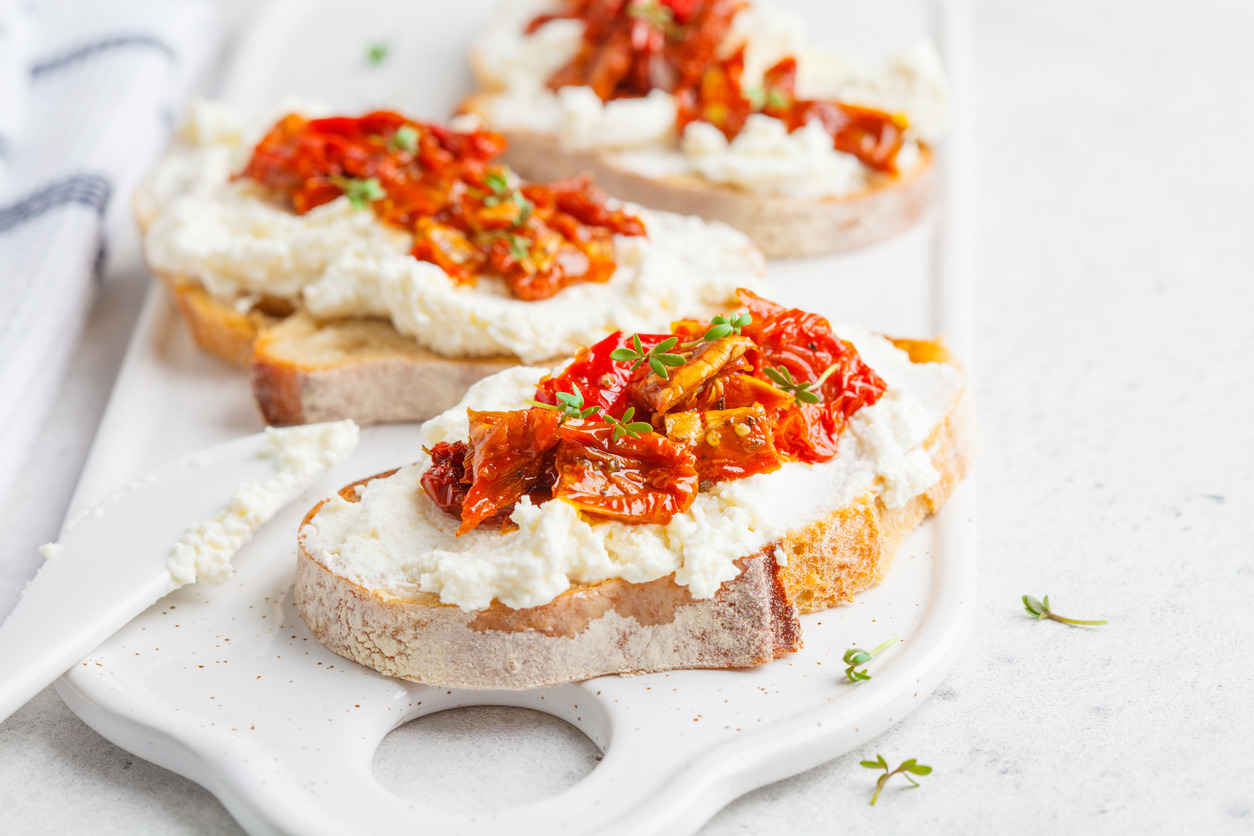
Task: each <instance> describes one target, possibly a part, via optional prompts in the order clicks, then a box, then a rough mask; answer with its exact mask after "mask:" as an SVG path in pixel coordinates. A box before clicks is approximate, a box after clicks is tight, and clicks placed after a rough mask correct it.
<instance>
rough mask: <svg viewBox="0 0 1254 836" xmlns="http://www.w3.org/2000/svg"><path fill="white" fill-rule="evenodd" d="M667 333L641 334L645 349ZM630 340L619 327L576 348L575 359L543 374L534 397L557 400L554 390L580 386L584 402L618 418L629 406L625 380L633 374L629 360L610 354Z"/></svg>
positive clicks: (625, 345) (556, 391)
mask: <svg viewBox="0 0 1254 836" xmlns="http://www.w3.org/2000/svg"><path fill="white" fill-rule="evenodd" d="M669 336H670V335H669V334H640V335H639V337H640V344H641V346H642V348H643V349H644V350H645V351H649V350H650V349H652V348H653V347H654V346H655V345H657V344H658V343H660V342H662V341H663V340H665V339H666V338H667V337H669ZM631 346H632V340H631V338H630V337H628V336H624V334H623V332H622V331H615V332H614V333H613V334H610V335H609V336H608V337H606V338H605V339H603V340H601V341H600V342H599V343H597V344H596V345H593V346H591V347H589V348H581V349H579V353H578V354H576V355H575V359H574V361H573V362H571V364H570V365H569V366H567V367H566V368H565V369H563V370H562V372H561V374H559V375H557V376H556V377H545V378H544V379H543V380H541V381H540V384H539V386H537V387H536V394H535V400H537V401H539V402H540V403H547V404H556V403H557V393H558V392H567V393H570V394H574V392H575V390H576V389H578V390H579V394H580V395H582V396H583V399H584V405H585V406H599V407H601V409H602V411H603V412H604V413H606V414H608V415H612V416H613V417H615V418H621V417H622V415H623V411H624V410H626V409H627V407H628V406H629V404H628V401H627V384H628V383H630V382H631V380H632V379H633V378H634V377H635V372H633V371H632V368H631V365H632V364H631V361H630V360H626V361H615V360H613V359H611V357H610V355H611V354H613V353H614V351H615V350H616V349H620V348H630V347H631Z"/></svg>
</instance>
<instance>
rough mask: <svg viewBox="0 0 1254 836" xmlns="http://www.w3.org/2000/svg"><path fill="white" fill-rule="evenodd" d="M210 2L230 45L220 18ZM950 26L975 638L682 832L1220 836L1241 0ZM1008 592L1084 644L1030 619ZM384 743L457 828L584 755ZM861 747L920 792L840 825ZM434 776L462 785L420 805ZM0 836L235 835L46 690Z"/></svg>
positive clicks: (103, 354)
mask: <svg viewBox="0 0 1254 836" xmlns="http://www.w3.org/2000/svg"><path fill="white" fill-rule="evenodd" d="M227 5H228V11H229V12H230V15H231V18H232V20H233V22H234V24H235V25H236V26H238V25H239V23H240V21H242V20H244V19H245V18H246V16H247V9H246V7H247V4H246V3H244V2H243V0H238V2H229V3H228V4H227ZM972 8H973V12H974V24H975V26H974V33H975V53H976V55H975V57H976V75H977V83H976V85H975V87H976V93H977V96H978V99H977V102H976V106H977V123H978V139H977V143H978V148H977V153H978V160H979V162H978V168H977V174H978V197H979V200H978V215H977V219H976V220H977V237H976V253H977V257H976V269H977V276H976V289H977V297H978V301H977V305H976V312H975V313H976V333H975V358H974V359H975V362H974V363H973V364H972V365H973V366H974V369H973V371H974V373H975V375H976V382H977V387H978V388H977V391H978V394H979V397H980V411H981V414H980V418H981V425H982V426H981V428H982V458H981V461H980V463H979V468H978V474H979V491H980V562H981V589H980V601H979V609H978V615H977V618H976V624H975V631H974V635H973V637H972V640H971V642H970V645H969V649H968V651H967V653H966V657H965V659H964V660H963V661H962V662H960V663H959V665H958V667H957V668H956V670H955V671H954V673H953V674H952V675H951V676H950V677H949V678H948V679H947V680H946V682H945V683H944V684H943V685H942V686H941V688H940V689H939V690H938V691H937V692H936V694H935V695H934V696H933V697H932V699H931V700H929V701H928V702H927V703H926V704H924V705H923V706H922V707H921V708H920V709H918V710H917V711H916V712H914V713H913V714H912V715H910V716H909V717H908V718H906V719H905V720H904V721H902V722H901V723H899V724H898V725H897V726H895V727H894V728H893V729H892V730H890V731H889V732H887V733H886V734H884V735H883V736H881V737H880V738H878V739H876V740H875V741H873V742H872V743H871V744H869V745H868V746H867V747H866V748H865V750H864V751H859V752H854V753H851V754H849V755H846V756H844V757H841V758H838V759H836V760H834V761H831V762H829V763H827V764H825V765H823V766H821V767H819V768H817V769H814V770H811V771H809V772H806V773H803V774H801V775H798V776H796V777H794V778H791V779H788V780H785V781H781V782H779V783H776V784H772V785H770V786H767V787H764V788H762V789H760V790H758V791H756V792H753V793H751V794H750V795H748V796H745V797H743V798H741V799H740V800H738V801H736V802H735V803H733V804H732V805H730V806H729V807H727V808H726V809H724V810H723V811H722V812H720V813H719V814H718V815H717V816H716V817H715V818H714V819H713V820H712V821H711V822H710V823H709V824H708V825H707V826H706V828H705V829H704V830H703V831H702V833H704V834H725V833H757V832H768V831H770V832H789V833H826V832H834V831H836V830H838V829H839V830H841V831H843V832H849V833H871V832H876V833H897V832H906V830H907V829H910V830H917V831H920V832H923V831H926V832H941V833H973V832H987V833H996V832H1007V831H1010V830H1012V829H1013V830H1015V831H1017V832H1019V833H1046V832H1049V833H1071V832H1133V831H1136V832H1144V833H1156V832H1162V833H1179V832H1208V833H1227V832H1251V830H1254V777H1251V775H1250V773H1249V770H1248V760H1249V757H1248V753H1249V750H1250V748H1251V746H1254V722H1251V715H1252V714H1254V654H1251V651H1250V645H1251V642H1252V641H1254V607H1251V606H1250V601H1251V600H1254V475H1252V474H1254V433H1252V432H1251V429H1250V428H1251V427H1252V426H1254V420H1251V417H1250V416H1251V413H1254V383H1252V382H1251V381H1252V380H1254V211H1252V210H1251V208H1250V195H1252V194H1254V156H1252V155H1251V153H1250V147H1251V145H1254V104H1251V103H1252V102H1254V48H1251V44H1250V36H1251V35H1252V34H1254V4H1251V3H1249V2H1248V1H1247V0H1200V1H1199V2H1193V3H1189V4H1183V3H1171V2H1166V1H1165V0H1160V1H1159V2H1149V0H1141V2H1138V1H1137V0H1088V2H1081V0H1056V1H1055V2H1051V3H1044V2H1036V3H1008V2H1005V0H972ZM121 214H122V213H119V215H121ZM115 220H117V222H118V223H119V224H122V223H124V219H115ZM115 254H116V255H115V260H114V269H113V271H112V276H111V278H110V279H109V281H108V282H107V284H106V286H105V288H104V291H103V293H102V295H101V298H100V299H99V301H98V304H97V308H96V311H95V314H94V315H93V317H92V320H91V323H90V327H89V329H88V331H87V333H86V335H85V337H84V340H83V344H82V346H81V347H80V349H79V351H78V353H77V356H76V359H75V361H74V364H73V368H72V370H71V373H70V376H69V378H68V380H67V382H66V384H65V387H64V390H63V392H62V394H61V397H60V400H59V402H58V404H57V406H56V409H55V411H54V413H53V414H52V416H51V417H50V419H49V420H48V422H47V425H46V428H45V431H44V433H43V435H42V436H41V438H40V439H39V441H38V442H37V444H36V445H35V446H34V448H33V449H32V451H31V457H30V460H29V462H28V463H27V465H26V467H25V470H24V473H23V475H22V476H21V477H20V478H19V481H18V485H19V487H18V488H17V489H16V490H14V491H13V492H12V493H11V495H9V496H8V497H7V498H5V500H4V502H3V504H0V532H3V536H2V537H0V615H3V614H6V613H7V612H8V611H9V610H10V609H11V608H12V606H13V604H14V602H15V601H16V598H17V595H18V593H19V591H20V589H21V588H22V586H23V585H24V584H25V582H26V581H27V580H28V579H29V578H30V577H31V576H33V574H34V572H35V570H36V569H37V568H38V565H39V558H38V557H37V556H36V554H35V548H36V547H37V546H38V545H39V544H40V543H43V542H46V541H48V540H51V539H54V538H55V537H56V534H57V531H58V528H59V526H60V523H61V519H62V516H63V514H64V511H65V506H66V504H67V503H68V501H69V496H70V493H71V491H72V489H73V487H74V484H75V482H76V479H77V476H78V473H79V470H80V468H81V467H82V463H83V458H84V456H85V455H86V452H87V450H88V448H89V446H90V443H91V437H92V434H93V432H94V429H95V427H96V423H97V421H98V419H99V416H100V412H101V410H102V409H103V406H104V403H105V401H106V399H107V397H108V393H109V389H110V386H111V382H112V379H113V377H114V375H115V374H116V371H117V367H118V364H119V363H120V361H121V356H122V351H123V349H124V347H125V343H126V339H127V336H128V334H129V331H130V328H131V325H132V323H133V320H134V316H135V313H136V311H137V308H138V302H139V299H140V298H141V294H142V292H143V287H144V281H145V277H144V276H143V271H142V269H141V268H140V267H139V266H138V264H137V261H136V259H135V254H134V244H133V240H127V241H122V242H119V243H118V244H117V245H116V247H115ZM1024 593H1032V594H1035V595H1038V596H1039V595H1043V594H1045V593H1049V594H1050V595H1051V596H1052V601H1053V602H1054V605H1055V607H1056V608H1057V609H1058V610H1059V611H1060V612H1063V613H1064V614H1074V615H1076V616H1077V617H1082V618H1107V619H1109V620H1110V624H1109V625H1108V626H1106V627H1103V628H1097V629H1092V630H1087V629H1072V628H1067V627H1064V626H1061V625H1058V624H1053V623H1042V624H1037V623H1036V622H1035V621H1033V620H1032V619H1030V618H1029V617H1027V615H1026V614H1025V613H1024V612H1023V609H1022V606H1021V604H1020V602H1019V597H1020V596H1021V595H1023V594H1024ZM67 617H72V614H67ZM468 722H474V723H477V724H479V725H480V726H486V727H489V728H493V729H496V730H498V731H499V741H500V743H501V745H500V746H495V747H488V748H487V749H482V750H475V751H468V752H467V753H466V762H465V763H464V764H458V765H456V766H457V768H456V769H454V768H453V766H454V765H447V766H448V767H449V768H448V769H442V768H440V767H439V765H433V764H430V763H428V762H425V761H423V760H422V758H421V754H422V752H423V751H424V747H425V746H429V740H430V738H431V736H433V735H440V736H443V737H444V738H445V739H447V738H448V737H449V736H456V735H458V734H459V733H460V732H461V731H462V730H463V729H464V726H465V724H467V723H468ZM404 735H405V739H404V740H403V741H401V740H398V736H394V737H393V738H390V739H389V743H385V751H384V752H382V753H381V755H380V757H381V758H382V759H384V760H387V761H388V768H389V770H391V771H392V775H393V777H392V778H390V779H389V780H390V781H395V782H396V783H397V784H398V785H402V784H404V785H408V786H411V787H412V786H423V787H426V788H427V792H428V793H429V794H430V796H434V797H436V798H437V799H442V800H443V801H444V802H445V803H447V804H448V805H450V806H459V807H462V808H464V807H466V806H474V805H476V804H482V805H484V806H487V805H488V804H491V805H492V806H500V804H501V803H502V802H504V801H510V802H519V801H524V800H526V796H525V795H524V796H522V797H514V796H510V795H509V792H513V790H508V789H507V790H506V791H503V790H501V789H499V788H500V787H505V788H509V787H517V786H519V782H520V780H521V779H524V778H525V782H524V783H525V785H526V787H527V790H526V791H527V792H531V793H549V792H555V791H557V790H559V789H561V788H563V787H565V786H568V785H570V784H572V783H573V782H574V781H575V780H577V779H578V777H579V776H581V775H583V774H586V773H587V772H588V771H589V770H590V769H591V768H592V767H593V766H594V765H595V756H596V750H595V748H594V747H592V745H591V744H590V743H588V742H587V741H583V740H581V738H582V736H581V735H579V733H578V732H574V731H573V730H569V729H568V728H565V727H564V726H563V724H561V723H560V722H556V721H554V722H552V723H535V722H533V723H527V724H523V725H521V726H520V725H519V724H517V723H514V722H511V718H510V715H509V714H508V713H507V712H505V711H503V710H499V709H478V710H476V713H475V714H473V715H472V716H470V717H469V718H467V716H466V715H460V716H458V715H450V716H448V717H445V718H443V719H441V715H437V717H435V718H433V719H431V720H429V721H424V722H423V723H420V724H415V726H413V727H407V728H406V729H405V731H404ZM514 744H519V745H518V746H516V747H515V746H514ZM522 752H530V753H533V755H532V756H524V755H523V754H521V753H522ZM877 752H882V753H883V754H884V755H885V757H886V758H887V759H888V760H890V761H892V762H894V764H895V763H896V762H897V761H899V760H902V759H905V758H909V757H916V758H918V759H919V760H920V761H921V762H923V763H927V764H930V765H932V766H933V767H934V769H935V771H934V772H933V774H932V775H930V776H928V777H927V778H924V779H922V783H923V786H922V788H921V789H917V790H910V791H903V790H900V789H891V788H890V789H889V790H888V791H886V792H885V793H884V794H883V795H882V796H881V799H880V802H879V804H878V805H877V806H875V807H870V806H868V805H867V803H866V802H867V801H868V800H869V798H870V793H871V790H872V788H873V784H874V778H875V775H874V773H872V772H870V771H868V770H865V769H862V768H860V767H859V766H858V761H859V760H860V759H862V758H866V757H874V755H875V754H876V753H877ZM534 753H539V754H540V757H535V756H534ZM490 762H491V763H490ZM462 767H465V768H475V769H481V770H483V774H484V776H485V783H484V784H483V785H474V784H467V783H466V782H458V783H457V784H456V785H453V784H450V782H449V781H448V779H447V776H448V775H449V774H452V773H460V772H461V768H462ZM503 793H504V794H503ZM0 832H2V833H6V834H8V833H16V834H26V833H58V834H62V833H85V832H91V833H128V834H129V833H158V832H160V833H166V832H178V833H215V834H216V833H232V832H238V828H237V826H236V825H235V824H234V822H233V821H232V820H231V818H230V817H229V816H228V815H227V813H226V811H225V810H224V809H223V808H222V807H221V805H220V804H218V802H217V801H216V800H215V799H214V798H213V796H212V795H210V794H209V792H207V791H206V790H203V789H201V788H200V787H198V786H196V785H194V784H192V783H190V782H188V781H186V780H184V779H182V778H180V777H178V776H176V775H174V774H172V773H169V772H167V771H165V770H163V769H161V768H159V767H156V766H153V765H151V764H148V763H146V762H145V761H143V760H141V759H139V758H137V757H134V756H133V755H131V754H129V753H128V752H125V751H123V750H121V749H118V748H117V747H115V746H113V745H112V744H110V743H108V742H107V741H105V740H104V739H102V738H101V737H99V736H98V735H97V734H96V733H95V732H94V731H92V730H91V729H89V728H88V727H86V726H85V725H83V724H82V723H81V722H80V721H79V720H78V718H77V717H75V716H74V715H73V714H72V713H70V711H69V710H68V709H67V708H66V707H65V706H64V705H63V704H62V703H61V701H60V700H59V699H58V698H57V696H56V695H55V694H54V693H53V692H52V690H51V689H49V690H46V691H44V692H43V693H42V694H40V695H39V696H38V697H37V698H36V699H35V700H33V701H32V702H31V703H30V704H28V705H27V706H26V707H25V708H23V709H21V710H19V711H18V712H17V713H16V714H14V715H13V716H12V717H10V718H9V719H8V720H6V721H5V722H4V723H2V724H0Z"/></svg>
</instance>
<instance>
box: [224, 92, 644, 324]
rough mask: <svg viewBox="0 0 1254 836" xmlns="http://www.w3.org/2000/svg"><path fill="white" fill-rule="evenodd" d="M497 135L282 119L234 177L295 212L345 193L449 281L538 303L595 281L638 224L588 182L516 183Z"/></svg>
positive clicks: (367, 120) (361, 121)
mask: <svg viewBox="0 0 1254 836" xmlns="http://www.w3.org/2000/svg"><path fill="white" fill-rule="evenodd" d="M504 150H505V140H504V138H502V137H501V136H499V135H498V134H494V133H490V132H487V131H482V130H476V131H470V132H466V133H462V132H458V131H453V130H450V129H448V128H446V127H444V126H442V125H434V124H427V123H422V122H415V121H413V120H409V119H406V118H405V117H403V116H401V115H400V114H398V113H393V112H390V111H378V112H375V113H368V114H366V115H365V116H362V117H357V118H352V117H345V116H337V117H332V118H329V119H312V120H311V119H305V118H304V117H301V116H296V115H291V116H287V117H284V118H283V119H282V120H280V121H279V123H278V124H277V125H275V127H274V128H273V129H272V130H271V131H270V132H269V133H268V134H267V135H266V136H265V137H264V138H263V139H262V140H261V142H259V143H258V144H257V147H256V148H255V149H254V151H253V156H252V158H251V159H250V160H249V162H248V165H247V166H246V167H245V168H244V171H243V172H242V173H241V174H240V175H239V176H240V177H248V178H250V179H253V180H256V181H258V182H260V183H262V184H264V185H266V186H268V187H269V188H270V189H272V190H273V191H275V192H276V193H277V194H279V195H281V196H282V197H284V198H286V199H287V200H289V201H290V202H291V204H292V208H293V209H294V210H295V211H296V212H297V213H299V214H304V213H305V212H308V211H310V210H311V209H315V208H317V207H318V206H321V205H323V204H325V203H329V202H330V201H332V200H335V199H336V198H338V197H340V196H341V195H345V194H347V195H348V196H349V199H350V200H352V201H353V202H354V203H355V204H357V205H359V206H360V207H362V208H364V207H365V206H367V205H368V206H369V207H370V208H371V209H372V210H373V211H374V212H375V214H376V215H378V216H379V217H380V218H381V219H382V220H384V221H385V222H387V223H389V224H392V225H394V226H397V227H399V228H401V229H404V230H405V231H407V232H410V233H411V234H412V235H413V236H414V245H413V249H412V250H411V253H410V254H411V255H413V256H414V258H416V259H418V260H420V261H430V262H432V263H433V264H436V265H438V266H439V267H440V268H441V269H442V270H444V271H445V272H446V273H447V274H448V275H449V276H450V277H452V278H453V279H454V280H455V281H458V282H473V281H475V280H476V279H477V278H478V277H479V276H492V277H495V278H499V279H501V280H503V281H504V282H505V284H506V285H507V286H508V287H509V289H510V292H511V293H512V294H513V295H514V296H515V297H517V298H519V299H524V300H528V301H532V300H537V299H547V298H549V297H551V296H553V295H554V294H555V293H557V292H558V291H560V290H561V289H562V288H564V287H567V286H568V285H571V284H575V283H577V282H605V281H608V280H609V278H610V277H611V276H612V275H613V273H614V270H615V268H616V264H615V260H614V236H615V235H643V234H644V232H645V230H644V225H643V224H642V223H641V221H640V219H639V218H637V217H635V216H633V215H630V214H628V213H626V212H624V211H622V210H621V209H610V208H608V207H607V206H606V205H605V197H604V195H602V194H601V193H600V192H599V191H598V190H596V189H595V188H593V186H592V184H591V181H590V180H588V179H587V178H572V179H569V180H563V181H560V182H556V183H552V184H549V185H547V186H546V185H544V184H530V185H516V184H514V183H513V182H511V177H510V174H509V170H508V169H507V168H505V167H504V166H502V165H500V164H499V163H497V162H495V160H496V158H497V157H499V156H500V155H501V153H502V152H504Z"/></svg>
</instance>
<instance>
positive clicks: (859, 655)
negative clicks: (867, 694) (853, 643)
mask: <svg viewBox="0 0 1254 836" xmlns="http://www.w3.org/2000/svg"><path fill="white" fill-rule="evenodd" d="M899 641H901V639H899V638H897V637H896V636H893V637H892V638H891V639H889V640H888V641H886V642H884V643H883V644H881V645H880V646H879V647H877V648H875V649H874V650H863V649H862V648H860V647H851V648H849V649H848V650H846V651H845V657H844V659H845V664H846V665H848V666H849V667H847V668H845V676H846V677H848V679H849V681H850V682H863V681H865V680H868V679H870V678H871V675H870V674H869V673H867V672H866V671H860V670H858V666H859V665H865V664H866V663H867V662H869V661H871V659H873V658H874V657H875V655H876V654H877V653H879V652H880V651H883V650H887V649H888V648H890V647H892V646H893V645H895V644H896V643H897V642H899Z"/></svg>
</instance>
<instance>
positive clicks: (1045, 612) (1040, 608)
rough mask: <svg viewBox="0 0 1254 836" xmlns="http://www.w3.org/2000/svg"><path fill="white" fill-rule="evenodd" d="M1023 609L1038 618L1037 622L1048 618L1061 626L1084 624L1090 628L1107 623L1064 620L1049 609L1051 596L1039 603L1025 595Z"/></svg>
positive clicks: (1075, 619)
mask: <svg viewBox="0 0 1254 836" xmlns="http://www.w3.org/2000/svg"><path fill="white" fill-rule="evenodd" d="M1023 608H1024V609H1025V610H1027V611H1028V612H1030V613H1031V614H1032V615H1034V616H1036V620H1037V621H1044V620H1045V619H1047V618H1048V619H1051V620H1053V621H1057V622H1059V623H1061V624H1083V625H1090V626H1095V625H1098V624H1105V623H1106V622H1105V621H1080V620H1079V619H1077V618H1064V617H1062V616H1061V615H1058V614H1056V613H1054V612H1051V611H1050V609H1049V596H1048V595H1046V596H1045V600H1044V601H1039V600H1037V599H1036V598H1033V597H1032V596H1031V595H1024V596H1023Z"/></svg>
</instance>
